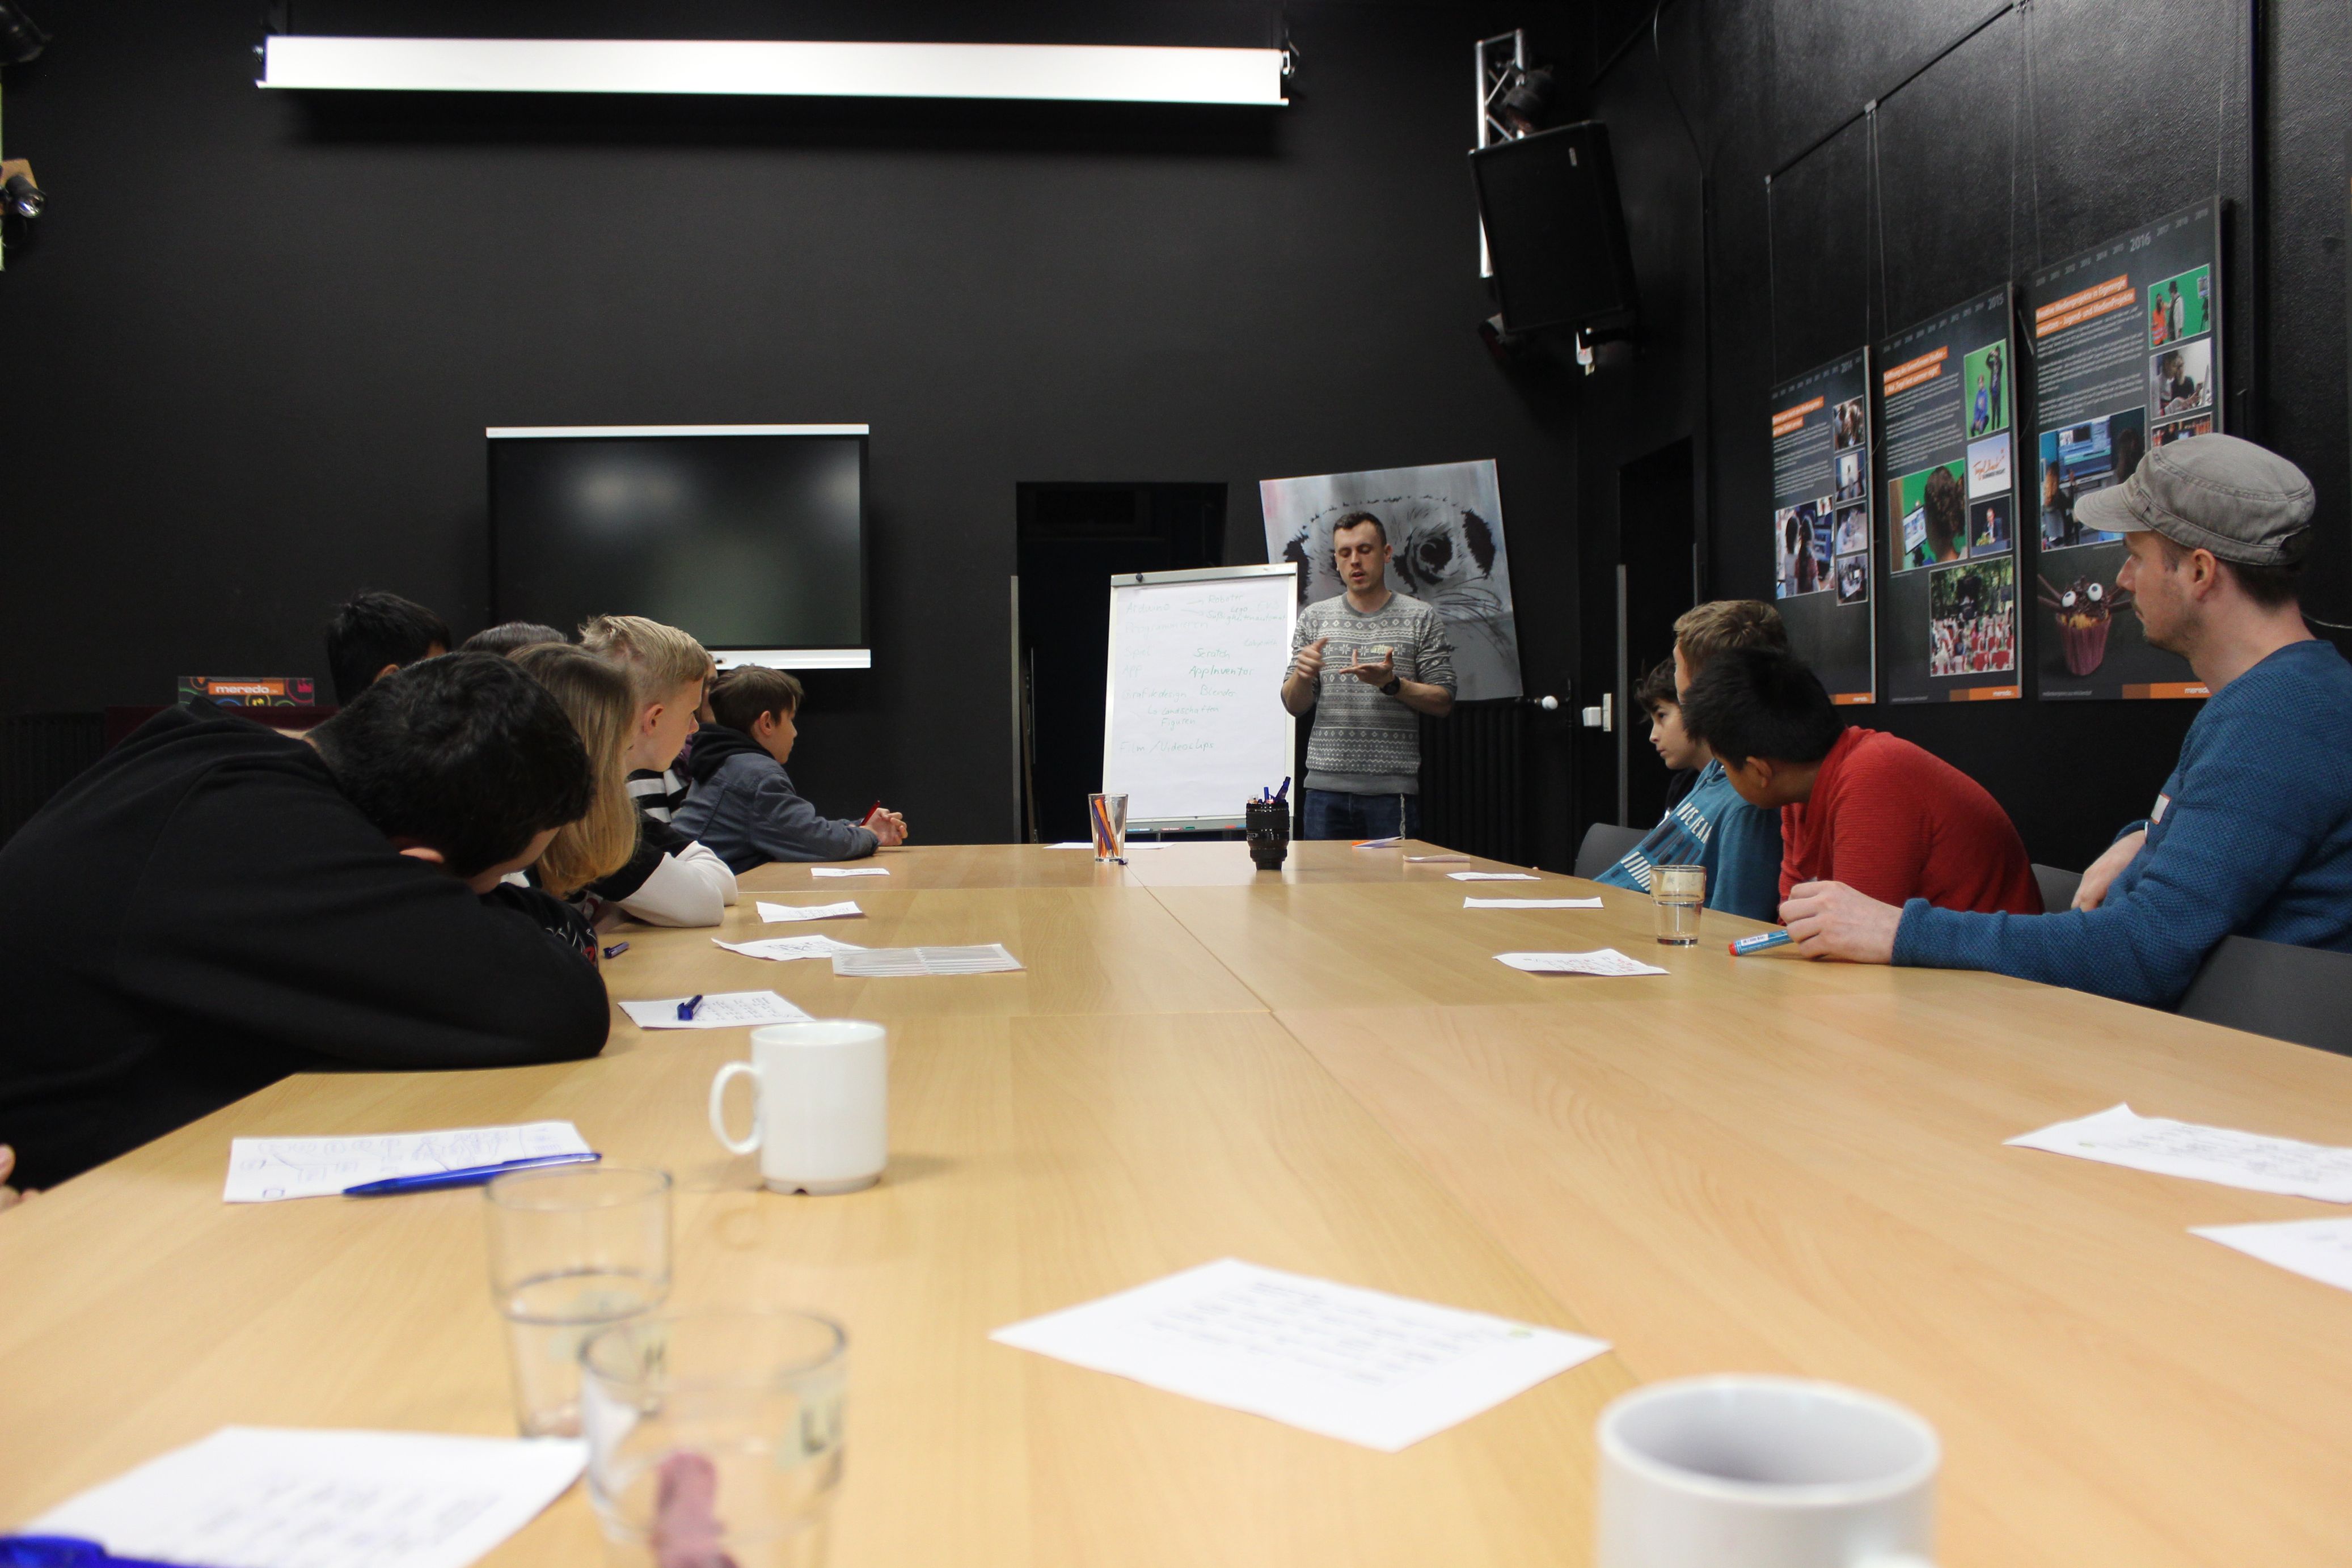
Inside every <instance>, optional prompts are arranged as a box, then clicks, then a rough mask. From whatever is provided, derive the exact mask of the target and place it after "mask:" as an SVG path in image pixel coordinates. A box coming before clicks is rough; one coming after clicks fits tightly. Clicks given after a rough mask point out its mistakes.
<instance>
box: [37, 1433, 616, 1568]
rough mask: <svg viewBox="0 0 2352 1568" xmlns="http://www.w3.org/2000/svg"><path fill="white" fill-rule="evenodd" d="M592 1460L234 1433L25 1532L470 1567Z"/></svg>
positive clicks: (276, 1557)
mask: <svg viewBox="0 0 2352 1568" xmlns="http://www.w3.org/2000/svg"><path fill="white" fill-rule="evenodd" d="M587 1462H588V1445H587V1444H585V1443H582V1442H577V1441H571V1440H566V1439H562V1438H540V1439H537V1440H533V1441H522V1440H519V1439H516V1438H511V1437H444V1436H442V1435H441V1434H439V1433H433V1432H354V1431H334V1430H311V1429H307V1428H286V1427H222V1428H221V1429H220V1430H219V1431H217V1432H215V1433H214V1434H213V1435H212V1436H211V1437H206V1438H204V1439H203V1440H202V1441H200V1442H194V1443H190V1444H188V1445H187V1446H186V1447H185V1448H174V1449H173V1450H172V1451H171V1452H169V1453H167V1454H163V1455H162V1456H160V1457H159V1458H152V1459H150V1460H148V1461H147V1462H146V1463H145V1464H143V1465H141V1466H140V1467H139V1468H138V1469H133V1470H129V1471H126V1472H124V1473H123V1474H122V1475H120V1476H117V1477H116V1478H115V1479H112V1480H110V1481H107V1482H105V1483H104V1484H102V1485H100V1486H95V1487H92V1488H91V1489H90V1490H88V1491H86V1492H82V1493H80V1494H79V1495H78V1496H75V1497H72V1498H69V1499H68V1500H66V1501H65V1502H63V1503H61V1504H59V1505H58V1507H56V1508H53V1509H51V1510H50V1511H48V1512H47V1513H45V1514H43V1515H41V1517H40V1518H38V1519H37V1520H34V1521H32V1522H31V1523H29V1524H27V1525H26V1526H25V1527H24V1532H25V1533H27V1534H36V1533H37V1534H45V1535H71V1536H79V1537H80V1538H81V1539H83V1540H85V1541H95V1542H99V1543H100V1545H102V1546H104V1547H105V1548H106V1550H107V1551H108V1552H110V1554H111V1555H113V1556H116V1557H136V1558H148V1559H154V1560H160V1561H162V1562H164V1563H192V1564H193V1563H212V1564H217V1565H219V1568H466V1564H467V1563H472V1562H473V1561H474V1560H475V1559H476V1558H478V1557H480V1556H482V1555H483V1554H484V1553H485V1552H488V1551H490V1550H491V1549H492V1548H493V1547H495V1546H497V1545H498V1544H499V1542H502V1541H504V1540H505V1539H506V1538H507V1537H508V1536H509V1535H512V1534H513V1533H514V1532H515V1531H518V1530H520V1529H521V1528H522V1527H523V1526H524V1525H526V1524H528V1523H530V1521H531V1520H532V1519H533V1518H534V1517H536V1516H537V1515H538V1513H539V1512H540V1511H541V1509H544V1508H545V1507H546V1506H547V1505H548V1504H549V1503H551V1502H553V1501H554V1500H556V1498H557V1497H559V1496H560V1495H562V1491H563V1490H564V1489H565V1488H566V1487H569V1486H570V1485H571V1484H572V1481H573V1480H574V1479H577V1478H578V1476H579V1474H580V1471H581V1469H582V1468H583V1466H584V1465H586V1463H587Z"/></svg>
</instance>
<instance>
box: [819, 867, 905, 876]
mask: <svg viewBox="0 0 2352 1568" xmlns="http://www.w3.org/2000/svg"><path fill="white" fill-rule="evenodd" d="M889 874H890V868H889V867H888V866H881V865H813V866H811V867H809V875H811V876H888V875H889Z"/></svg>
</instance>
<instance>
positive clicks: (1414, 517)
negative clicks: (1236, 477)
mask: <svg viewBox="0 0 2352 1568" xmlns="http://www.w3.org/2000/svg"><path fill="white" fill-rule="evenodd" d="M1257 489H1258V500H1259V502H1260V504H1261V505H1263V506H1264V507H1265V555H1266V559H1268V560H1272V561H1285V560H1288V561H1297V563H1298V564H1299V566H1300V568H1301V569H1302V570H1300V572H1299V578H1298V581H1299V599H1298V601H1299V602H1300V603H1301V604H1312V603H1314V602H1315V601H1318V600H1322V599H1328V598H1330V597H1331V596H1332V595H1334V594H1336V593H1338V592H1339V591H1340V582H1339V570H1338V569H1337V568H1335V567H1334V566H1333V565H1332V563H1331V525H1332V524H1333V523H1334V522H1336V521H1338V520H1339V518H1340V517H1343V516H1345V515H1346V514H1348V513H1349V512H1370V513H1371V514H1372V516H1374V517H1378V518H1380V520H1381V527H1382V528H1385V529H1386V530H1387V532H1388V536H1389V546H1390V548H1391V549H1393V550H1394V551H1395V552H1396V553H1395V556H1394V557H1393V559H1391V561H1390V562H1389V587H1390V588H1391V590H1392V591H1395V592H1398V593H1403V594H1409V595H1411V596H1412V598H1415V599H1418V600H1420V601H1423V603H1425V604H1427V605H1428V606H1429V607H1430V608H1431V609H1433V610H1434V611H1436V612H1437V613H1438V615H1439V616H1440V617H1441V618H1443V619H1444V622H1445V628H1446V631H1447V632H1448V634H1449V635H1450V636H1451V637H1452V639H1453V642H1454V675H1455V678H1456V681H1457V683H1458V689H1457V690H1456V692H1455V694H1454V695H1456V696H1457V697H1459V698H1460V699H1461V700H1462V701H1464V702H1480V701H1484V700H1486V699H1487V698H1491V697H1515V696H1517V695H1520V691H1521V687H1520V684H1519V632H1518V626H1517V622H1515V621H1513V619H1512V617H1511V570H1510V561H1509V559H1508V557H1507V554H1506V553H1505V550H1504V547H1503V492H1502V486H1501V484H1500V482H1499V481H1498V480H1497V479H1496V475H1495V465H1494V462H1493V460H1492V459H1488V460H1486V461H1484V462H1478V463H1440V464H1435V465H1431V466H1429V467H1425V468H1377V469H1371V470H1369V471H1367V472H1364V473H1361V474H1317V475H1310V476H1307V477H1305V478H1299V479H1265V480H1261V481H1260V482H1259V484H1258V487H1257Z"/></svg>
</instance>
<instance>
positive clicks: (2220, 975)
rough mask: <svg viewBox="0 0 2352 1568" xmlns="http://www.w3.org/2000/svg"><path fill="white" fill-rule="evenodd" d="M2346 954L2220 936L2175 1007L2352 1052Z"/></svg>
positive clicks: (2351, 984) (2350, 956)
mask: <svg viewBox="0 0 2352 1568" xmlns="http://www.w3.org/2000/svg"><path fill="white" fill-rule="evenodd" d="M2347 996H2352V953H2335V952H2330V951H2329V950H2328V949H2326V948H2325V947H2296V946H2289V945H2288V944H2286V943H2284V942H2262V941H2257V940H2256V939H2255V938H2253V937H2252V936H2225V937H2223V938H2222V939H2221V946H2219V947H2216V948H2214V949H2213V951H2211V952H2210V953H2208V954H2207V955H2206V956H2205V964H2204V967H2201V968H2200V969H2199V970H2198V971H2197V977H2196V978H2195V979H2194V980H2191V981H2190V982H2189V992H2188V994H2187V995H2186V996H2184V997H2182V998H2180V1006H2179V1008H2178V1009H2175V1010H2176V1011H2178V1012H2179V1014H2180V1015H2181V1016H2182V1017H2183V1018H2192V1019H2200V1020H2202V1021H2203V1022H2206V1023H2218V1024H2220V1025H2221V1026H2222V1027H2223V1028H2225V1029H2242V1030H2245V1031H2246V1032H2247V1033H2249V1034H2266V1035H2269V1036H2270V1037H2271V1038H2272V1039H2273V1040H2293V1041H2294V1043H2295V1044H2297V1045H2308V1046H2315V1047H2316V1048H2318V1049H2319V1050H2321V1051H2335V1052H2336V1053H2337V1054H2338V1055H2340V1056H2352V1008H2347V1007H2346V1006H2345V1005H2344V998H2346V997H2347Z"/></svg>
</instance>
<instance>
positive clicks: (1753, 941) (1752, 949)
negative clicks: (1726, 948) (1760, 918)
mask: <svg viewBox="0 0 2352 1568" xmlns="http://www.w3.org/2000/svg"><path fill="white" fill-rule="evenodd" d="M1795 940H1796V938H1795V937H1794V936H1790V935H1789V934H1788V933H1787V932H1786V931H1759V932H1758V933H1757V934H1756V935H1755V936H1742V937H1741V938H1740V939H1739V940H1738V941H1737V942H1734V943H1732V944H1731V956H1733V957H1735V958H1742V957H1746V956H1748V954H1750V953H1762V952H1766V951H1769V949H1771V948H1774V947H1785V946H1788V945H1789V944H1790V943H1791V942H1794V941H1795Z"/></svg>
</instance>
